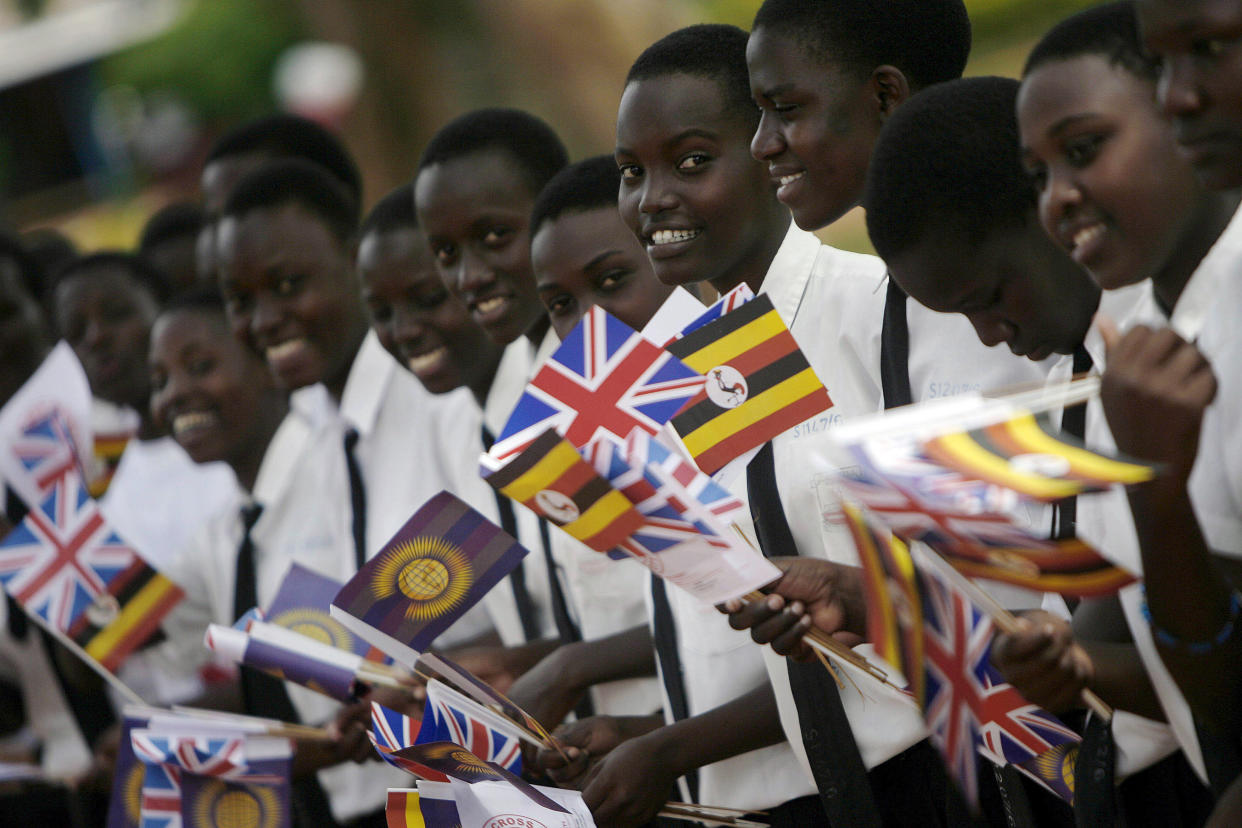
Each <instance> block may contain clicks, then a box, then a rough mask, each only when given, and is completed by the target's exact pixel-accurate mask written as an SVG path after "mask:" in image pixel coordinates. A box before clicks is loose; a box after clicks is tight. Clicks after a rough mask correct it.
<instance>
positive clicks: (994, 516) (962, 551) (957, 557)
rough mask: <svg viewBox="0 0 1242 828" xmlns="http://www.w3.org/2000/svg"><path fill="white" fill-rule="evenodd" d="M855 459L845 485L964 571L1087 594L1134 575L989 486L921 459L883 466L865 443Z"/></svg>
mask: <svg viewBox="0 0 1242 828" xmlns="http://www.w3.org/2000/svg"><path fill="white" fill-rule="evenodd" d="M854 460H855V462H854V464H853V468H852V469H851V473H850V475H849V476H845V477H841V478H840V484H841V487H842V489H844V490H845V491H847V492H848V493H849V494H850V496H852V497H853V498H855V499H856V500H858V501H859V502H860V503H862V504H863V505H865V506H866V507H867V508H868V509H869V510H870V511H871V512H872V513H873V514H874V515H875V516H876V517H877V518H878V519H879V520H880V521H881V522H883V523H884V524H885V525H886V526H888V528H889V529H891V530H892V531H893V533H894V534H896V535H898V536H900V537H901V538H903V539H905V540H906V541H907V542H912V541H921V542H922V543H925V544H927V545H928V546H930V547H931V548H932V549H934V550H936V552H937V553H939V554H940V555H941V556H942V557H944V559H945V560H947V561H949V563H951V564H953V566H954V567H955V568H956V569H957V570H958V571H960V572H961V573H962V574H964V575H967V576H969V577H972V578H987V579H990V580H994V581H1001V582H1003V583H1008V584H1014V585H1016V586H1021V587H1025V588H1027V589H1033V590H1036V591H1039V592H1058V593H1063V594H1067V595H1077V596H1082V597H1092V596H1099V595H1109V594H1111V593H1114V592H1116V591H1117V590H1118V589H1120V588H1121V587H1123V586H1126V585H1127V584H1130V583H1133V582H1134V580H1135V578H1134V576H1133V575H1132V574H1131V573H1129V572H1127V571H1126V570H1124V569H1122V568H1120V567H1118V566H1115V565H1113V564H1111V563H1109V562H1108V561H1107V560H1105V559H1104V558H1103V557H1102V556H1101V555H1100V554H1099V553H1098V552H1097V551H1096V550H1095V549H1094V548H1092V547H1091V546H1090V545H1089V544H1087V543H1086V542H1084V541H1082V540H1080V539H1077V538H1070V539H1063V540H1053V539H1049V538H1047V537H1046V536H1043V535H1039V534H1036V533H1034V532H1032V531H1031V530H1029V529H1026V528H1025V527H1023V526H1021V525H1019V522H1018V520H1017V518H1016V517H1015V516H1014V515H1013V514H1012V513H1008V512H1004V511H1000V510H998V509H997V508H993V501H992V500H991V496H990V494H989V493H988V492H986V491H984V488H981V487H980V486H978V485H975V484H974V483H971V482H969V481H966V482H963V481H960V480H957V479H953V478H952V475H954V474H955V473H949V476H946V475H939V474H937V473H936V472H935V471H927V472H924V471H923V470H921V469H919V468H918V465H919V464H918V463H917V461H912V462H911V463H907V464H903V467H902V470H901V471H900V472H898V471H897V470H896V469H895V468H894V467H893V466H889V467H888V468H887V469H884V470H881V469H880V468H879V467H877V465H876V464H874V463H873V461H872V457H871V455H869V454H868V453H867V452H865V451H864V450H863V449H861V448H860V447H855V453H854ZM923 475H925V476H923ZM933 477H935V478H936V479H934V480H933V479H932V478H933ZM959 483H961V484H962V485H960V486H959V485H957V484H959Z"/></svg>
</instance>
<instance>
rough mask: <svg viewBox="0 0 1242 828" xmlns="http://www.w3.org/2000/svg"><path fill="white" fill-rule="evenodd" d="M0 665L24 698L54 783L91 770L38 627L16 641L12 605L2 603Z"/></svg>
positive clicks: (46, 770)
mask: <svg viewBox="0 0 1242 828" xmlns="http://www.w3.org/2000/svg"><path fill="white" fill-rule="evenodd" d="M0 663H3V664H5V666H6V667H8V668H9V669H8V670H6V671H5V672H6V673H7V674H8V675H9V676H11V677H12V679H13V680H14V683H15V684H16V685H17V687H18V689H20V690H21V693H22V701H23V703H24V704H25V708H26V722H27V724H28V726H29V727H30V728H31V730H32V731H33V733H34V736H35V737H36V738H37V739H38V743H39V745H40V746H41V750H40V754H39V764H40V767H41V768H42V769H43V772H44V773H45V774H47V775H48V776H49V777H51V778H53V779H68V778H72V777H75V776H79V775H81V774H83V773H85V772H86V771H87V770H89V769H90V766H91V761H92V755H91V749H90V746H89V745H87V744H86V740H85V739H84V738H83V737H82V731H81V730H80V729H79V728H78V723H77V721H76V720H75V719H74V717H73V712H72V711H71V709H70V707H69V702H68V700H67V699H66V698H65V693H64V691H63V690H62V689H61V686H60V682H59V681H58V680H57V678H56V673H55V670H54V668H53V667H52V663H51V655H50V654H49V653H48V651H47V648H46V647H44V646H43V637H42V636H40V635H39V633H38V630H37V628H36V627H35V626H34V623H33V622H31V623H30V624H29V627H28V630H27V634H26V637H25V638H24V639H22V640H20V641H19V640H17V639H16V638H14V637H13V635H12V633H10V632H9V618H8V602H7V601H2V600H0Z"/></svg>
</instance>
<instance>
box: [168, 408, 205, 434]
mask: <svg viewBox="0 0 1242 828" xmlns="http://www.w3.org/2000/svg"><path fill="white" fill-rule="evenodd" d="M215 421H216V416H215V415H214V414H211V413H208V412H205V411H189V412H186V413H185V414H178V415H177V416H176V417H174V418H173V421H172V432H173V435H174V436H176V435H178V434H184V433H185V432H187V431H190V430H191V429H195V428H203V427H205V426H209V425H211V424H212V423H214V422H215Z"/></svg>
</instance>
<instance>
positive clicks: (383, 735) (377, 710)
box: [367, 702, 448, 782]
mask: <svg viewBox="0 0 1242 828" xmlns="http://www.w3.org/2000/svg"><path fill="white" fill-rule="evenodd" d="M418 728H419V723H418V722H417V721H415V720H414V719H411V718H410V717H409V716H406V715H403V714H401V713H398V712H397V711H395V710H389V709H388V708H387V707H384V705H382V704H380V703H379V702H371V731H370V732H369V733H368V734H367V735H368V736H369V737H370V738H371V744H372V745H373V746H374V747H375V751H376V752H377V753H378V754H379V755H380V758H381V759H383V760H384V761H385V762H387V763H388V764H390V765H392V766H393V767H394V768H400V769H401V770H403V771H405V772H407V773H413V774H421V773H422V771H421V770H419V769H417V767H416V766H415V765H414V763H412V762H408V761H406V760H404V759H402V758H401V757H400V756H394V755H393V754H394V753H395V752H397V751H398V750H402V749H404V748H407V747H409V746H410V745H412V744H414V740H415V739H416V738H418ZM434 781H437V782H447V781H448V779H447V777H446V778H444V779H437V780H434Z"/></svg>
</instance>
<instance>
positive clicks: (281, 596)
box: [257, 563, 384, 661]
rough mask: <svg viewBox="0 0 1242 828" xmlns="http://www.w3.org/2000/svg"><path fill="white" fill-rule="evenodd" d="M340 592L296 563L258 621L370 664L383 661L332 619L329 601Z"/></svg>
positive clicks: (330, 581)
mask: <svg viewBox="0 0 1242 828" xmlns="http://www.w3.org/2000/svg"><path fill="white" fill-rule="evenodd" d="M340 591H341V584H340V583H339V582H338V581H336V580H333V579H332V578H329V577H328V576H327V575H321V574H319V573H318V572H316V571H314V570H313V569H308V568H307V567H304V566H302V565H301V564H299V563H294V564H293V565H292V566H290V567H289V571H288V573H286V574H285V579H284V580H283V581H281V582H280V587H279V588H278V589H277V590H276V597H274V598H272V603H271V604H269V605H268V607H267V611H266V612H265V613H263V617H262V618H259V619H257V620H259V621H266V622H268V623H270V624H275V625H276V626H278V627H285V628H286V629H289V630H292V631H293V632H295V633H298V634H300V635H304V636H306V637H307V638H313V639H315V640H316V641H322V642H324V643H326V644H330V645H332V646H333V647H336V648H337V649H340V650H348V651H349V652H352V653H354V654H356V655H360V656H364V657H366V658H368V659H371V660H372V661H382V660H384V654H383V653H381V652H380V651H379V650H377V649H376V648H374V647H372V646H371V645H370V644H368V643H367V642H366V641H363V640H362V639H361V638H359V637H358V636H356V635H354V634H353V633H351V632H350V631H349V630H347V629H346V628H345V626H344V625H343V624H342V623H341V622H340V621H337V620H336V619H335V618H333V617H332V615H331V613H330V607H331V606H332V599H333V598H335V597H336V594H337V593H338V592H340Z"/></svg>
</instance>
